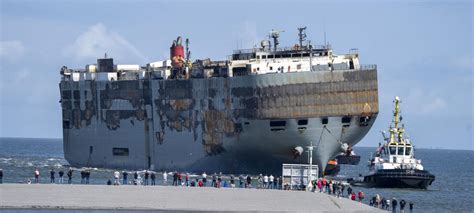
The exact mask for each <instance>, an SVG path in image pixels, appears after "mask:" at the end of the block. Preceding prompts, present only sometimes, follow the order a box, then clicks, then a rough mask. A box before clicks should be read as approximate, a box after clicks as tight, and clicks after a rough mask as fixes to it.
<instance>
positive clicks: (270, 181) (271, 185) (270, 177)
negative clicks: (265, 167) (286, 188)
mask: <svg viewBox="0 0 474 213" xmlns="http://www.w3.org/2000/svg"><path fill="white" fill-rule="evenodd" d="M274 181H275V177H273V175H272V174H270V176H269V177H268V184H269V186H268V188H269V189H273V182H274Z"/></svg>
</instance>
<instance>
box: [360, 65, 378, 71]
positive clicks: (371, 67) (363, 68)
mask: <svg viewBox="0 0 474 213" xmlns="http://www.w3.org/2000/svg"><path fill="white" fill-rule="evenodd" d="M376 69H377V64H361V65H359V70H376Z"/></svg>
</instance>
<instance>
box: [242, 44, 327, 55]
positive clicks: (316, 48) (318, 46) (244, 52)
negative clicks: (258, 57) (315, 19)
mask: <svg viewBox="0 0 474 213" xmlns="http://www.w3.org/2000/svg"><path fill="white" fill-rule="evenodd" d="M324 49H331V45H330V44H328V45H313V51H317V50H324ZM294 50H297V49H295V47H278V48H277V49H276V52H280V51H294ZM301 50H308V49H304V48H303V49H301ZM256 52H270V53H272V52H275V51H274V49H273V48H270V49H263V48H251V49H238V50H234V51H233V53H234V54H246V53H256Z"/></svg>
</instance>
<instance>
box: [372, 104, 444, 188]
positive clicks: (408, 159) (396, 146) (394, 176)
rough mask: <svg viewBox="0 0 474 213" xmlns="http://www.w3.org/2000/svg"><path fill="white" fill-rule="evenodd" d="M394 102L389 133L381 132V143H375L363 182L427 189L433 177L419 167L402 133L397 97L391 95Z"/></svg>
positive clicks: (377, 185)
mask: <svg viewBox="0 0 474 213" xmlns="http://www.w3.org/2000/svg"><path fill="white" fill-rule="evenodd" d="M394 104H395V110H394V111H393V120H392V124H393V126H390V128H389V132H390V136H389V137H385V133H384V132H382V134H383V136H384V140H385V143H384V144H383V145H381V144H379V147H378V148H377V152H376V156H375V157H374V158H372V159H371V160H370V161H369V167H370V174H369V175H367V176H365V177H364V183H365V184H366V185H367V186H373V187H387V188H420V189H427V188H428V186H429V185H431V183H433V181H434V180H435V176H434V175H432V174H431V173H430V172H428V171H426V170H424V169H423V166H422V165H421V160H418V159H416V158H415V150H414V147H413V145H412V143H411V141H410V140H409V139H408V138H405V137H404V135H403V133H404V132H405V129H404V125H403V124H401V127H400V123H401V120H402V117H401V115H400V106H399V105H400V98H399V97H395V100H394Z"/></svg>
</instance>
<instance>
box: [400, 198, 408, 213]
mask: <svg viewBox="0 0 474 213" xmlns="http://www.w3.org/2000/svg"><path fill="white" fill-rule="evenodd" d="M406 204H407V202H406V201H405V200H403V199H402V200H400V213H405V205H406Z"/></svg>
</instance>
